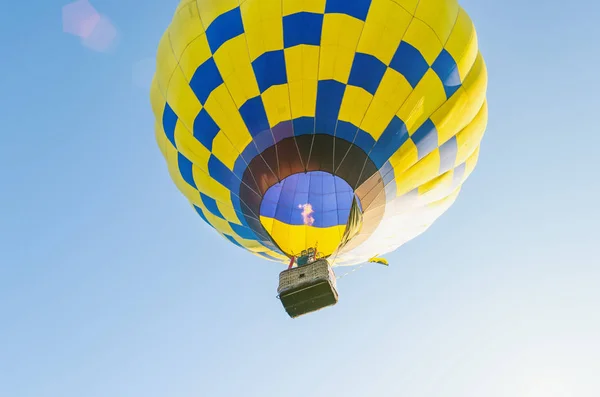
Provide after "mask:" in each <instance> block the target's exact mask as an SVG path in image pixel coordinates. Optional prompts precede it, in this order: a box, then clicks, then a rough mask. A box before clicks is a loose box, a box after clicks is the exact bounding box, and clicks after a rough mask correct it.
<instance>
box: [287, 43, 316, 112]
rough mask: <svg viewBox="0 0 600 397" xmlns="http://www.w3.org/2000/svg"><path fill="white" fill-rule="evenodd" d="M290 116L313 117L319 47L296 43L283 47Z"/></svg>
mask: <svg viewBox="0 0 600 397" xmlns="http://www.w3.org/2000/svg"><path fill="white" fill-rule="evenodd" d="M285 62H286V73H287V78H288V89H289V99H290V106H291V115H292V118H298V117H314V116H315V110H316V107H317V85H318V82H317V79H318V77H319V47H315V46H310V45H298V46H295V47H292V48H286V49H285Z"/></svg>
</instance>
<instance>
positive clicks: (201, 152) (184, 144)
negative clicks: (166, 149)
mask: <svg viewBox="0 0 600 397" xmlns="http://www.w3.org/2000/svg"><path fill="white" fill-rule="evenodd" d="M167 142H168V140H167ZM175 143H176V144H177V150H179V152H181V154H183V155H184V156H185V157H186V158H187V159H188V160H190V161H191V162H192V163H194V165H195V166H196V167H198V168H200V169H201V170H203V171H204V172H208V159H209V158H210V152H209V151H208V149H206V148H205V147H204V145H202V144H201V143H200V142H199V141H198V140H197V139H196V138H195V137H194V135H193V133H192V132H190V131H189V130H188V129H187V128H186V126H185V125H183V124H182V123H180V122H177V124H176V125H175Z"/></svg>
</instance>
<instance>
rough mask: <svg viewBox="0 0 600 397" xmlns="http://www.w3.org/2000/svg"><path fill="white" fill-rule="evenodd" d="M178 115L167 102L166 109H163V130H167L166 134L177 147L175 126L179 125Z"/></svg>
mask: <svg viewBox="0 0 600 397" xmlns="http://www.w3.org/2000/svg"><path fill="white" fill-rule="evenodd" d="M177 120H178V118H177V115H176V114H175V112H174V111H173V109H171V106H169V104H168V103H165V110H164V111H163V119H162V123H163V130H165V135H166V136H167V139H168V140H169V142H171V143H172V144H173V146H175V147H177V145H176V144H175V126H176V125H177Z"/></svg>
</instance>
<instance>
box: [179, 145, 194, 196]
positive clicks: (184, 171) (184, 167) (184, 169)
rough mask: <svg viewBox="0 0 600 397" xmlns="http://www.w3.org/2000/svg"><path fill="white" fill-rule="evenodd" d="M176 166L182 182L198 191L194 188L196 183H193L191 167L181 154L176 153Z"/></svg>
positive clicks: (189, 162) (190, 163)
mask: <svg viewBox="0 0 600 397" xmlns="http://www.w3.org/2000/svg"><path fill="white" fill-rule="evenodd" d="M177 165H178V167H179V173H180V174H181V177H182V178H183V180H184V181H186V182H187V183H188V184H189V185H190V186H193V187H194V188H195V189H198V187H197V186H196V182H195V181H194V172H193V170H192V168H193V165H192V162H191V161H190V160H188V158H187V157H185V156H184V155H183V154H181V153H177Z"/></svg>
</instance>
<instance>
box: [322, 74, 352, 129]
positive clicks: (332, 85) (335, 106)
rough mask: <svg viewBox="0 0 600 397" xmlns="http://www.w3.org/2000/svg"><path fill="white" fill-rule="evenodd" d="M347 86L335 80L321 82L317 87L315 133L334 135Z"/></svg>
mask: <svg viewBox="0 0 600 397" xmlns="http://www.w3.org/2000/svg"><path fill="white" fill-rule="evenodd" d="M345 92H346V84H343V83H340V82H339V81H335V80H321V81H319V83H318V86H317V109H316V123H315V133H317V134H327V135H334V131H335V126H336V123H337V119H338V115H339V113H340V108H341V107H342V100H343V99H344V93H345Z"/></svg>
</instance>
